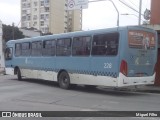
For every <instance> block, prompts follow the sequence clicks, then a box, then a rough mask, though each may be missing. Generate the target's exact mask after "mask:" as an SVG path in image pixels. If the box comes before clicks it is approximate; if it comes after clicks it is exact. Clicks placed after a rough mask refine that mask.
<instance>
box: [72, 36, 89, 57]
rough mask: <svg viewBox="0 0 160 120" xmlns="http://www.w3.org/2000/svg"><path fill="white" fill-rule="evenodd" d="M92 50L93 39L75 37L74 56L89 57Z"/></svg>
mask: <svg viewBox="0 0 160 120" xmlns="http://www.w3.org/2000/svg"><path fill="white" fill-rule="evenodd" d="M90 50H91V37H89V36H86V37H75V38H74V39H73V46H72V55H73V56H89V55H90Z"/></svg>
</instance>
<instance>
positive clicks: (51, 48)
mask: <svg viewBox="0 0 160 120" xmlns="http://www.w3.org/2000/svg"><path fill="white" fill-rule="evenodd" d="M48 41H49V42H51V47H50V48H48V49H50V50H51V51H50V54H47V55H46V54H45V53H44V52H45V51H44V50H45V49H47V48H45V45H46V44H45V42H48ZM52 42H54V48H53V46H52V45H53V44H52ZM52 50H54V54H52ZM55 55H56V39H51V40H44V41H43V46H42V56H44V57H47V56H55Z"/></svg>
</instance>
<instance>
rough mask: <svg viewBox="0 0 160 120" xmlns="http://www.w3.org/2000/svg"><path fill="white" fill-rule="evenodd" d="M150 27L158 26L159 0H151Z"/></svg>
mask: <svg viewBox="0 0 160 120" xmlns="http://www.w3.org/2000/svg"><path fill="white" fill-rule="evenodd" d="M150 24H151V25H155V24H160V0H151V20H150Z"/></svg>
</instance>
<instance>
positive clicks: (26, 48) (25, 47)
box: [22, 43, 30, 56]
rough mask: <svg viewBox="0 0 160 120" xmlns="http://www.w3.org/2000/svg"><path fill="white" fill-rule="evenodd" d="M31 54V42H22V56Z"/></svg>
mask: <svg viewBox="0 0 160 120" xmlns="http://www.w3.org/2000/svg"><path fill="white" fill-rule="evenodd" d="M29 55H30V43H22V56H29Z"/></svg>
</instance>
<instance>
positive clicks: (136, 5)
mask: <svg viewBox="0 0 160 120" xmlns="http://www.w3.org/2000/svg"><path fill="white" fill-rule="evenodd" d="M129 2H130V3H131V4H132V5H134V6H135V7H136V8H137V9H138V6H137V5H136V4H134V3H133V2H132V1H131V0H129Z"/></svg>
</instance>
